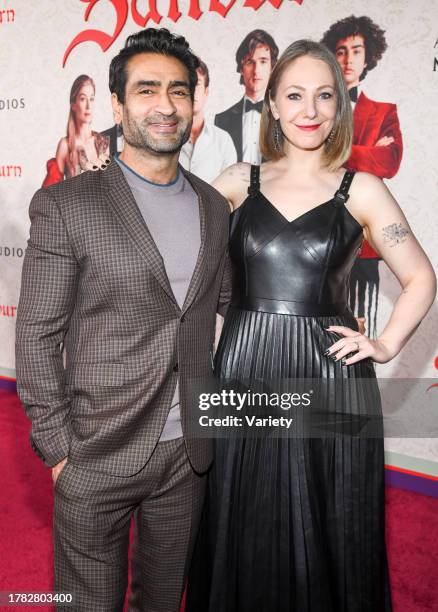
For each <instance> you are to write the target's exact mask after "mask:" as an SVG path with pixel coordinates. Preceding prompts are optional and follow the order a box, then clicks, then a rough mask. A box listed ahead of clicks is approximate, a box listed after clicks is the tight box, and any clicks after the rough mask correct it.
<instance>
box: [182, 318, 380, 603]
mask: <svg viewBox="0 0 438 612" xmlns="http://www.w3.org/2000/svg"><path fill="white" fill-rule="evenodd" d="M329 325H346V326H348V327H352V328H354V329H357V324H356V321H355V320H354V319H353V318H350V317H300V316H292V315H276V314H269V313H261V312H250V311H244V310H239V309H232V310H230V311H229V313H228V315H227V318H226V321H225V325H224V329H223V333H222V336H221V342H220V345H219V347H218V351H217V353H216V362H215V365H216V372H217V374H218V376H219V377H221V378H222V379H242V380H248V379H261V378H262V379H265V380H266V379H281V378H289V379H291V378H315V379H316V378H330V379H335V378H342V379H345V380H348V381H349V383H351V381H352V379H355V378H357V379H364V378H367V379H371V381H370V382H371V383H372V380H373V379H374V380H375V374H374V367H373V365H372V363H371V362H370V361H369V360H364V361H362V362H360V363H358V364H355V365H352V366H342V365H341V364H340V363H334V362H333V361H332V360H331V359H330V358H328V357H326V356H324V352H325V350H326V349H327V348H328V347H329V346H330V345H331V344H333V342H335V341H336V340H337V339H338V338H339V337H340V336H337V335H336V334H333V333H330V332H327V331H326V329H325V328H326V327H328V326H329ZM366 389H371V392H370V391H366V392H365V395H364V396H363V397H362V398H361V399H360V401H359V402H354V403H353V405H354V407H353V408H352V410H355V411H358V412H359V413H360V412H362V411H363V413H364V414H365V413H366V414H369V413H370V405H371V404H373V414H379V413H380V405H379V396H378V389H377V384H375V385H373V384H371V386H367V387H366ZM366 393H369V395H368V396H367V395H366ZM376 404H377V405H376ZM348 409H349V404H348V402H347V403H346V405H345V406H342V412H345V411H346V410H347V411H348ZM215 447H216V454H215V461H214V463H213V466H212V469H211V472H210V474H209V486H208V494H207V501H206V505H205V511H204V516H203V519H202V524H201V529H200V534H199V538H198V542H197V546H196V549H195V554H194V559H193V564H192V570H191V573H190V576H189V588H188V597H187V606H186V612H250V611H251V612H292V611H293V612H389V611H390V610H391V603H390V595H389V585H388V573H387V563H386V553H385V523H384V456H383V437H375V436H372V437H364V436H345V435H342V436H334V437H326V436H324V437H321V438H315V437H307V438H306V437H302V438H300V437H296V438H288V437H279V438H273V437H260V438H244V437H242V438H234V439H223V438H221V439H216V441H215Z"/></svg>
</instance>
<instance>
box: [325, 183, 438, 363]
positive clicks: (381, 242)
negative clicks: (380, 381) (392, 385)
mask: <svg viewBox="0 0 438 612" xmlns="http://www.w3.org/2000/svg"><path fill="white" fill-rule="evenodd" d="M350 194H351V198H350V201H349V202H348V209H349V211H350V212H351V214H352V215H353V216H354V217H355V218H356V219H357V220H358V221H359V223H361V225H363V227H364V235H365V238H366V239H367V240H368V242H369V243H370V244H371V246H372V247H373V248H374V249H375V250H376V251H377V252H378V253H379V254H380V256H381V257H382V259H383V260H384V261H385V263H386V264H387V265H388V267H389V268H390V269H391V271H392V272H393V273H394V275H395V276H396V277H397V279H398V281H399V283H400V285H401V287H402V292H401V294H400V296H399V297H398V299H397V301H396V303H395V305H394V309H393V311H392V314H391V316H390V318H389V321H388V322H387V324H386V325H385V327H384V329H383V331H382V333H381V334H380V335H379V337H378V339H377V340H371V339H369V338H367V337H366V336H363V335H362V334H357V332H355V331H353V330H351V329H349V328H345V327H338V326H332V327H330V328H328V329H329V330H330V331H336V332H339V333H342V334H343V335H344V336H345V338H343V339H341V340H339V341H338V342H336V343H335V344H333V346H332V347H331V349H330V354H331V355H333V354H334V353H336V359H337V360H339V359H342V358H343V357H345V355H347V354H348V353H350V352H352V350H356V349H357V345H356V343H357V344H358V345H359V350H358V351H357V352H356V353H355V354H354V356H353V357H351V358H349V359H347V360H346V361H345V363H346V365H349V364H352V363H355V362H357V361H360V360H361V359H364V358H365V357H371V359H373V360H374V361H376V362H378V363H386V362H387V361H389V360H390V359H392V358H393V357H395V356H396V355H397V354H398V353H399V352H400V350H401V349H402V348H403V346H404V345H405V344H406V342H407V341H408V340H409V338H410V337H411V336H412V334H413V333H414V332H415V330H416V329H417V327H418V325H419V324H420V323H421V321H422V319H423V318H424V316H425V315H426V313H427V312H428V310H429V308H430V307H431V305H432V303H433V300H434V298H435V294H436V277H435V273H434V271H433V268H432V265H431V263H430V261H429V259H428V257H427V255H426V254H425V252H424V251H423V249H422V248H421V246H420V244H419V243H418V241H417V239H416V238H415V236H414V234H413V233H412V230H411V228H410V227H409V224H408V222H407V220H406V217H405V216H404V214H403V212H402V210H401V209H400V206H399V205H398V204H397V202H396V201H395V199H394V198H393V197H392V195H391V193H390V192H389V190H388V189H387V187H386V186H385V184H384V183H383V182H382V181H381V180H380V179H378V178H376V177H375V176H372V175H371V174H366V173H357V175H356V176H355V178H354V180H353V183H352V186H351V189H350Z"/></svg>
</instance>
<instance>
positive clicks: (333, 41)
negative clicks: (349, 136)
mask: <svg viewBox="0 0 438 612" xmlns="http://www.w3.org/2000/svg"><path fill="white" fill-rule="evenodd" d="M321 42H323V43H324V44H325V45H326V46H327V47H328V48H329V49H330V50H331V51H332V52H333V53H334V54H335V55H336V59H337V60H338V63H339V65H340V67H341V68H342V72H343V73H344V78H345V82H346V85H347V88H348V91H349V94H350V99H351V104H352V107H353V118H354V134H353V147H352V152H351V156H350V158H349V160H348V162H347V164H346V167H347V168H348V169H349V170H358V171H361V172H369V173H370V174H374V175H375V176H379V177H380V178H392V177H393V176H395V174H396V173H397V172H398V169H399V167H400V163H401V159H402V155H403V142H402V135H401V131H400V123H399V120H398V115H397V107H396V105H395V104H391V103H388V102H376V101H375V100H370V99H369V98H368V97H367V96H366V95H365V94H364V93H363V91H361V82H362V81H363V80H364V78H365V77H366V75H367V73H368V71H369V70H372V69H373V68H375V67H376V65H377V62H378V61H379V60H380V59H381V57H382V55H383V53H384V51H385V50H386V48H387V44H386V40H385V36H384V31H383V30H382V29H381V28H380V27H379V26H378V25H376V24H375V23H373V22H372V21H371V19H370V18H369V17H366V16H363V17H355V16H354V15H351V16H350V17H347V18H345V19H342V20H341V21H337V22H336V23H334V24H333V25H332V26H331V27H330V28H329V29H328V30H327V32H326V33H325V34H324V36H323V39H322V41H321ZM378 261H379V255H378V253H376V251H374V249H373V248H372V247H371V246H370V245H369V243H368V242H366V241H365V242H364V244H363V246H362V249H361V252H360V255H359V258H358V260H357V261H356V264H355V265H354V267H353V270H352V273H351V278H350V305H351V307H352V310H353V312H355V313H356V314H357V316H358V317H365V314H367V318H368V321H367V327H368V329H369V331H370V333H371V334H375V332H376V322H377V303H378V293H379V271H378ZM366 302H368V307H367V312H365V310H366V306H365V303H366Z"/></svg>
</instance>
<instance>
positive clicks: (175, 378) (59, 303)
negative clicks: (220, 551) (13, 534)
mask: <svg viewBox="0 0 438 612" xmlns="http://www.w3.org/2000/svg"><path fill="white" fill-rule="evenodd" d="M197 68H198V60H197V58H196V57H195V56H194V55H193V54H192V52H191V51H190V49H189V47H188V44H187V42H186V41H185V39H184V38H183V37H180V36H176V35H173V34H170V32H169V31H168V30H166V29H153V28H149V29H147V30H143V31H141V32H139V33H137V34H134V35H132V36H130V37H129V38H128V39H127V41H126V45H125V48H124V49H122V50H121V51H120V53H119V54H118V55H117V56H116V57H115V58H114V59H113V60H112V62H111V66H110V90H111V93H112V104H113V112H114V117H115V121H116V123H117V124H121V125H122V126H123V133H124V139H125V145H124V149H123V151H122V153H121V155H120V158H119V159H116V160H112V162H111V163H110V165H109V166H108V168H107V169H106V170H105V171H103V170H98V171H96V172H86V173H84V174H83V175H81V176H79V177H76V178H74V179H72V180H68V181H65V182H63V183H61V184H59V185H54V186H52V187H49V188H48V189H43V190H39V191H38V192H37V193H36V195H35V196H34V198H33V200H32V203H31V206H30V218H31V230H30V240H29V246H28V249H27V252H26V256H25V261H24V266H23V278H22V290H21V296H20V302H19V309H18V319H17V353H16V360H17V382H18V390H19V393H20V396H21V399H22V401H23V403H24V406H25V409H26V412H27V414H28V415H29V417H30V418H31V420H32V446H33V448H34V450H35V451H36V453H37V454H38V455H39V456H40V457H41V458H42V459H43V461H45V463H46V464H47V465H48V466H51V467H52V474H53V480H54V482H55V488H54V496H55V511H54V546H55V589H56V591H62V592H67V593H72V595H73V609H74V610H76V611H78V612H79V611H80V612H85V611H90V612H96V611H97V610H99V611H110V610H111V611H114V610H122V609H123V601H124V597H125V591H126V586H127V573H128V572H127V551H128V540H129V525H130V519H131V516H132V515H133V514H134V512H135V525H136V535H135V547H134V551H133V559H132V561H133V563H132V576H133V580H132V595H131V598H130V607H129V610H131V611H137V610H144V611H146V610H147V611H148V612H149V611H152V610H153V611H154V612H177V611H178V609H179V603H180V599H181V593H182V590H183V586H184V582H185V577H186V572H187V566H188V563H189V560H190V555H191V550H192V546H193V541H194V538H195V536H196V531H197V525H198V520H199V514H200V509H201V505H202V501H203V493H204V486H205V476H202V474H204V473H205V471H206V470H207V468H208V467H209V465H210V462H211V459H212V448H211V443H210V442H209V441H208V440H200V439H193V438H189V437H188V436H187V431H188V422H189V410H190V409H193V407H192V406H188V405H187V404H188V400H187V398H188V391H189V381H190V379H194V378H201V379H202V378H204V377H205V378H208V377H210V376H211V375H212V372H211V350H212V345H213V339H214V325H215V315H216V310H218V311H219V312H221V313H222V314H223V313H224V312H225V310H226V305H227V303H228V301H229V297H230V285H229V280H228V270H229V268H228V266H227V258H226V245H227V236H228V231H227V228H228V217H229V210H228V206H227V203H226V201H225V200H224V199H223V198H222V197H221V196H220V195H219V194H218V193H217V192H216V191H215V190H214V189H213V188H211V187H210V186H209V185H207V184H206V183H204V182H203V181H202V180H200V179H198V178H196V177H195V176H193V175H191V174H189V173H187V172H185V171H184V172H181V171H180V169H179V166H178V155H179V151H180V149H181V147H182V145H183V144H184V142H185V141H186V140H187V138H188V137H189V134H190V130H191V122H192V111H193V95H194V90H195V86H196V82H197V73H196V70H197ZM61 344H63V346H64V348H65V358H66V367H65V370H64V367H63V356H62V352H61V347H60V345H61ZM62 608H63V606H58V609H62ZM69 609H70V610H71V609H72V607H69Z"/></svg>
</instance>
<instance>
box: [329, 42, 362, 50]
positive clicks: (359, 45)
mask: <svg viewBox="0 0 438 612" xmlns="http://www.w3.org/2000/svg"><path fill="white" fill-rule="evenodd" d="M359 47H363V48H364V49H365V45H364V44H363V43H356V44H355V45H351V48H352V49H358V48H359ZM339 49H342V50H343V51H344V50H346V49H347V45H339V47H336V51H339Z"/></svg>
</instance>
